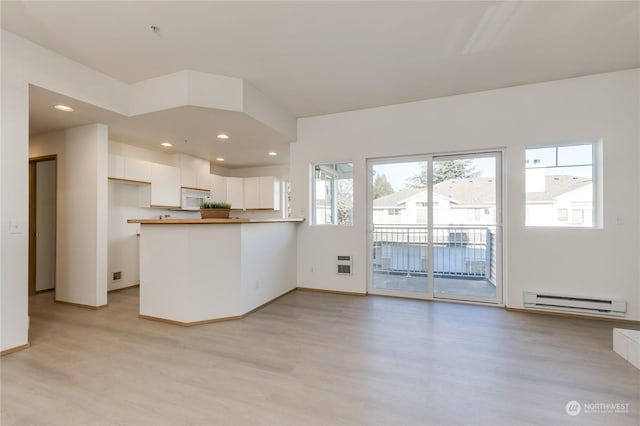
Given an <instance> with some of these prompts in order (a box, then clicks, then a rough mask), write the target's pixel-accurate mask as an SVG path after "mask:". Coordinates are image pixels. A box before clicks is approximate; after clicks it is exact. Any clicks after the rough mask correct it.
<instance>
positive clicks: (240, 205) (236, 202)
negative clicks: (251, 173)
mask: <svg viewBox="0 0 640 426" xmlns="http://www.w3.org/2000/svg"><path fill="white" fill-rule="evenodd" d="M226 181H227V203H229V204H231V208H232V209H244V179H243V178H239V177H228V178H226Z"/></svg>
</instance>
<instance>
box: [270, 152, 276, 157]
mask: <svg viewBox="0 0 640 426" xmlns="http://www.w3.org/2000/svg"><path fill="white" fill-rule="evenodd" d="M269 155H270V156H272V157H275V156H276V155H278V153H277V152H275V151H271V152H269Z"/></svg>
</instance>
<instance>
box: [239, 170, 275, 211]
mask: <svg viewBox="0 0 640 426" xmlns="http://www.w3.org/2000/svg"><path fill="white" fill-rule="evenodd" d="M244 208H245V209H263V210H280V179H278V178H277V177H274V176H260V177H251V178H245V180H244Z"/></svg>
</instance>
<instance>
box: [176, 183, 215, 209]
mask: <svg viewBox="0 0 640 426" xmlns="http://www.w3.org/2000/svg"><path fill="white" fill-rule="evenodd" d="M210 199H211V193H210V192H209V191H200V190H197V189H187V188H182V202H181V204H180V207H181V209H182V210H200V204H202V203H203V202H205V201H209V200H210Z"/></svg>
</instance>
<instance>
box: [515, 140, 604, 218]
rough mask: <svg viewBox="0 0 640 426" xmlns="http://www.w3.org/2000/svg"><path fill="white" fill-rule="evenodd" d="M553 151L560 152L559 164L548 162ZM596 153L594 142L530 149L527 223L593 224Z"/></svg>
mask: <svg viewBox="0 0 640 426" xmlns="http://www.w3.org/2000/svg"><path fill="white" fill-rule="evenodd" d="M551 150H554V151H556V152H557V154H558V165H557V166H556V165H554V164H549V162H548V161H547V160H548V159H549V155H550V154H549V152H550V151H551ZM592 152H593V145H592V144H589V145H574V146H557V147H548V148H531V149H527V150H526V158H527V159H528V160H529V163H528V164H527V165H526V167H527V170H526V172H525V179H526V181H525V190H526V217H525V224H526V225H527V226H580V227H592V226H593V211H594V200H593V166H592V165H591V162H592V158H593V155H592ZM545 156H546V157H545ZM543 158H546V160H541V161H538V162H537V163H536V164H537V166H534V167H530V164H531V161H532V160H534V159H543Z"/></svg>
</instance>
